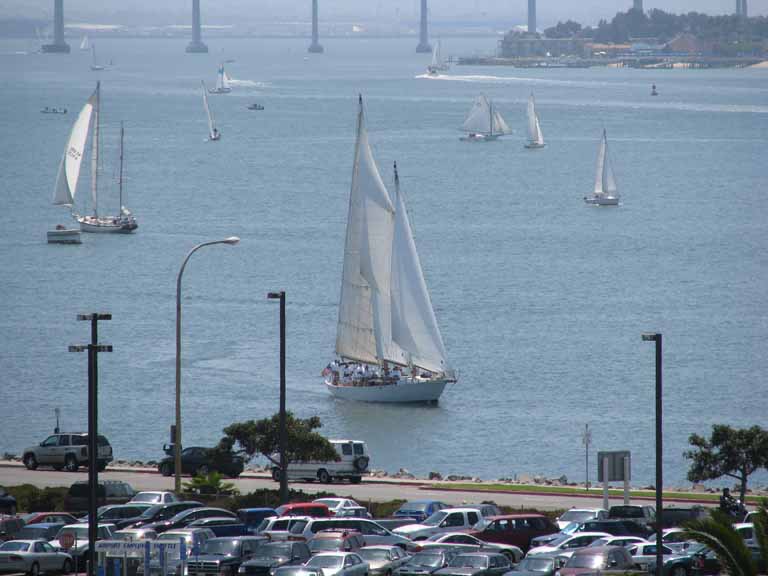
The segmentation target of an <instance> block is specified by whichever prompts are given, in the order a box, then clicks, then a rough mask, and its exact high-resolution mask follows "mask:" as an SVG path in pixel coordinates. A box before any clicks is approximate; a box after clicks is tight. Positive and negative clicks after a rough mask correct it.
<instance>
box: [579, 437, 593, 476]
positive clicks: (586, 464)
mask: <svg viewBox="0 0 768 576" xmlns="http://www.w3.org/2000/svg"><path fill="white" fill-rule="evenodd" d="M581 443H582V444H584V472H585V473H584V477H585V478H586V487H587V490H589V445H590V444H591V443H592V432H590V430H589V424H585V425H584V432H582V434H581Z"/></svg>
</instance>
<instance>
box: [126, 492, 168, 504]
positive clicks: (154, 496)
mask: <svg viewBox="0 0 768 576" xmlns="http://www.w3.org/2000/svg"><path fill="white" fill-rule="evenodd" d="M178 501H179V498H178V497H177V496H176V494H174V493H173V492H169V491H167V490H162V491H154V490H148V491H143V492H137V493H136V494H134V496H133V498H131V501H130V504H133V503H135V502H141V503H149V504H170V503H171V502H178Z"/></svg>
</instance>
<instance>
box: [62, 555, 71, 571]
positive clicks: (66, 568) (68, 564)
mask: <svg viewBox="0 0 768 576" xmlns="http://www.w3.org/2000/svg"><path fill="white" fill-rule="evenodd" d="M61 573H62V574H71V573H72V560H70V559H69V558H67V559H66V560H64V566H62V567H61Z"/></svg>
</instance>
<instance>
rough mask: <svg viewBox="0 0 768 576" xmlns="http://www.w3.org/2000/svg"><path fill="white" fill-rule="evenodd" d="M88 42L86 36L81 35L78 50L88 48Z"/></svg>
mask: <svg viewBox="0 0 768 576" xmlns="http://www.w3.org/2000/svg"><path fill="white" fill-rule="evenodd" d="M90 45H91V44H90V42H89V41H88V36H83V39H82V41H81V42H80V50H88V49H89V47H90Z"/></svg>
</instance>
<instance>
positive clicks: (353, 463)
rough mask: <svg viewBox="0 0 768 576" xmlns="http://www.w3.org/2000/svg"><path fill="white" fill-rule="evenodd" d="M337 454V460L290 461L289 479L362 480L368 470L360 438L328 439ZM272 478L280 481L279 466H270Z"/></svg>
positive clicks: (356, 481)
mask: <svg viewBox="0 0 768 576" xmlns="http://www.w3.org/2000/svg"><path fill="white" fill-rule="evenodd" d="M330 443H331V444H332V445H333V447H334V448H335V449H336V452H337V453H338V455H339V460H338V461H337V462H333V461H328V462H321V461H317V460H312V461H308V462H291V463H289V464H288V479H289V480H306V481H309V482H312V481H314V480H319V481H320V482H323V483H324V484H327V483H329V482H333V481H334V480H343V479H345V478H346V479H348V480H349V481H350V482H352V483H353V484H357V483H358V482H360V480H362V475H363V474H364V473H365V472H366V470H368V463H369V461H370V459H369V458H368V448H366V446H365V442H361V441H360V440H330ZM272 479H273V480H274V481H275V482H279V481H280V468H278V467H277V466H274V467H273V468H272Z"/></svg>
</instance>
